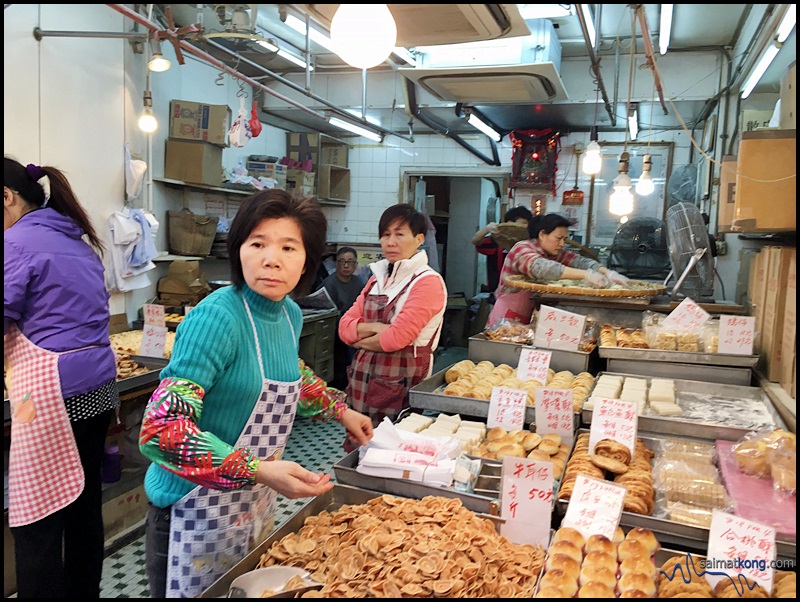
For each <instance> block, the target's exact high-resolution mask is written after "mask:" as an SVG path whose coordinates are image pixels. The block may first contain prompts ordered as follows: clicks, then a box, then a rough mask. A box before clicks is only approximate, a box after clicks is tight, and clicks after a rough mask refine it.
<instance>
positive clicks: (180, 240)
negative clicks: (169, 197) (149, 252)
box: [167, 209, 219, 257]
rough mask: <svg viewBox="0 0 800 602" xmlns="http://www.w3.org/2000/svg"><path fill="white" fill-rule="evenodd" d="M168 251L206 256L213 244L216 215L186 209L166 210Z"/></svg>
mask: <svg viewBox="0 0 800 602" xmlns="http://www.w3.org/2000/svg"><path fill="white" fill-rule="evenodd" d="M167 215H168V217H169V220H168V234H169V252H170V253H173V254H175V255H194V256H197V257H207V256H208V255H209V253H211V245H212V244H214V236H215V235H216V233H217V222H219V218H218V217H214V216H212V215H199V214H197V213H192V212H191V211H189V210H188V209H184V210H183V211H168V212H167Z"/></svg>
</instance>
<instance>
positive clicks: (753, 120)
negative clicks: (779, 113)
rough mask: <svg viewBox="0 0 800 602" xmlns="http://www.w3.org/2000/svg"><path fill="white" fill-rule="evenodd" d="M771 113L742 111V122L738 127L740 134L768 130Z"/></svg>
mask: <svg viewBox="0 0 800 602" xmlns="http://www.w3.org/2000/svg"><path fill="white" fill-rule="evenodd" d="M772 113H773V111H755V110H747V111H742V122H741V124H740V126H739V127H740V128H741V131H742V133H744V132H753V131H755V130H758V129H764V128H768V127H769V122H770V120H771V119H772Z"/></svg>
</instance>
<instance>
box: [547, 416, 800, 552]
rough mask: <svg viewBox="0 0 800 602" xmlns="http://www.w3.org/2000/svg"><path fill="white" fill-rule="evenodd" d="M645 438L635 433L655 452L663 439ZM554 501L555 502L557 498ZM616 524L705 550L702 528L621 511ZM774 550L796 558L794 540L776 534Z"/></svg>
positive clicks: (559, 504)
mask: <svg viewBox="0 0 800 602" xmlns="http://www.w3.org/2000/svg"><path fill="white" fill-rule="evenodd" d="M588 432H589V430H588V429H580V430H578V432H577V433H575V441H577V439H578V436H579V435H580V434H582V433H588ZM649 434H650V433H639V438H640V439H641V440H642V441H643V442H644V444H645V445H646V446H647V447H648V448H650V449H655V447H656V444H657V442H658V441H659V440H660V439H663V438H664V437H660V436H658V435H657V434H655V433H652V436H648V435H649ZM706 443H713V441H706ZM574 451H575V443H574V442H573V444H572V449H571V450H570V453H569V459H571V458H572V454H573V452H574ZM569 459H567V462H569ZM559 493H560V489H559ZM556 497H557V498H559V496H556ZM568 504H569V500H568V499H560V498H559V499H556V509H557V512H558V515H559V516H560V517H561V518H563V517H564V516H565V515H566V513H567V505H568ZM619 524H620V526H621V527H623V529H625V528H627V527H630V528H633V527H643V528H645V529H650V530H651V531H652V532H653V534H655V536H656V537H657V538H658V540H659V541H660V542H661V543H662V544H665V543H666V544H669V545H676V546H681V547H682V548H684V549H687V550H701V551H702V550H708V537H709V530H708V529H705V528H703V527H696V526H693V525H687V524H684V523H679V522H676V521H672V520H669V519H666V518H659V517H656V516H646V515H643V514H636V513H634V512H627V511H624V510H623V511H622V514H621V516H620V519H619ZM776 548H777V555H778V557H779V558H785V559H791V560H792V561H794V560H795V559H796V558H797V544H796V538H789V537H787V536H784V535H781V534H778V536H777V538H776Z"/></svg>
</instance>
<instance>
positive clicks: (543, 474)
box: [500, 456, 553, 548]
mask: <svg viewBox="0 0 800 602" xmlns="http://www.w3.org/2000/svg"><path fill="white" fill-rule="evenodd" d="M500 491H501V493H500V500H501V504H500V517H501V518H503V519H505V523H503V524H502V525H501V527H500V534H501V535H503V536H504V537H506V538H508V539H509V540H510V541H512V542H513V543H519V544H521V543H528V544H531V545H534V546H536V545H540V546H542V547H543V548H546V547H547V546H548V544H549V537H550V515H551V513H552V510H553V463H552V462H544V461H542V460H528V459H527V458H512V457H509V456H506V457H505V458H503V468H502V476H501V485H500Z"/></svg>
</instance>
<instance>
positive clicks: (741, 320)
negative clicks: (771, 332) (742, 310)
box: [717, 316, 756, 355]
mask: <svg viewBox="0 0 800 602" xmlns="http://www.w3.org/2000/svg"><path fill="white" fill-rule="evenodd" d="M755 329H756V318H755V316H720V318H719V345H718V346H717V351H718V352H719V353H733V354H736V355H753V338H754V333H755Z"/></svg>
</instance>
